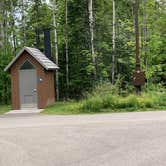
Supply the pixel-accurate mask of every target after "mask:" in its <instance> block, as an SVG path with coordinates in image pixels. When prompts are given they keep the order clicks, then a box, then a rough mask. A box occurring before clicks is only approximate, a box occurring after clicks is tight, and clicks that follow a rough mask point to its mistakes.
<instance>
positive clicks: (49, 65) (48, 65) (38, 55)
mask: <svg viewBox="0 0 166 166" xmlns="http://www.w3.org/2000/svg"><path fill="white" fill-rule="evenodd" d="M24 51H27V52H28V53H29V54H30V55H31V56H32V57H34V58H35V59H36V60H37V61H38V62H39V63H40V64H41V65H42V66H43V67H44V68H45V69H46V70H55V69H58V68H59V67H58V66H57V65H56V64H55V63H53V62H52V61H51V60H50V59H48V58H47V57H46V55H44V54H43V53H42V52H41V51H40V50H39V49H37V48H32V47H24V48H23V49H22V50H21V51H20V52H19V53H18V54H17V55H16V57H15V58H14V59H13V60H12V61H11V62H10V63H9V64H8V66H7V67H6V68H5V71H8V70H9V69H10V67H11V66H12V65H13V64H14V62H16V60H17V59H18V58H19V57H20V56H21V54H22V53H23V52H24Z"/></svg>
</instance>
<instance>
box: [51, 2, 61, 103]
mask: <svg viewBox="0 0 166 166" xmlns="http://www.w3.org/2000/svg"><path fill="white" fill-rule="evenodd" d="M52 8H53V27H54V49H55V63H56V64H57V65H58V37H57V2H56V0H53V1H52ZM55 77H56V99H57V100H59V73H58V70H56V76H55Z"/></svg>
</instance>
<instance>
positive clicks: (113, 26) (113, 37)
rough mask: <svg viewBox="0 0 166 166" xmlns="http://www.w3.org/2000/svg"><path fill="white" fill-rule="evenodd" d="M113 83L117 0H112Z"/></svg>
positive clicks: (113, 78) (113, 79)
mask: <svg viewBox="0 0 166 166" xmlns="http://www.w3.org/2000/svg"><path fill="white" fill-rule="evenodd" d="M112 9H113V14H112V17H113V18H112V84H114V83H115V0H112Z"/></svg>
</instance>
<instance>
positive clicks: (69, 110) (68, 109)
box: [42, 102, 80, 115]
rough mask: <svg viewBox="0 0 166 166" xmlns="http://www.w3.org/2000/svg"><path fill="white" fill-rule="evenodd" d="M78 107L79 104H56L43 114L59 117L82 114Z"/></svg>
mask: <svg viewBox="0 0 166 166" xmlns="http://www.w3.org/2000/svg"><path fill="white" fill-rule="evenodd" d="M77 107H78V104H77V102H56V103H55V104H54V105H52V106H49V107H47V108H46V109H45V110H44V111H43V112H42V113H45V114H57V115H70V114H80V112H79V110H78V109H77Z"/></svg>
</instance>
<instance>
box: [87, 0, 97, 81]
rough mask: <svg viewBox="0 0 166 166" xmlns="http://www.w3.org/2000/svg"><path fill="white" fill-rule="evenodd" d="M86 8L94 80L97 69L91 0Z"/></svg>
mask: <svg viewBox="0 0 166 166" xmlns="http://www.w3.org/2000/svg"><path fill="white" fill-rule="evenodd" d="M88 10H89V27H90V41H91V55H92V64H93V66H94V71H93V74H94V80H97V69H96V58H95V51H94V27H93V24H94V19H93V0H89V2H88Z"/></svg>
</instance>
